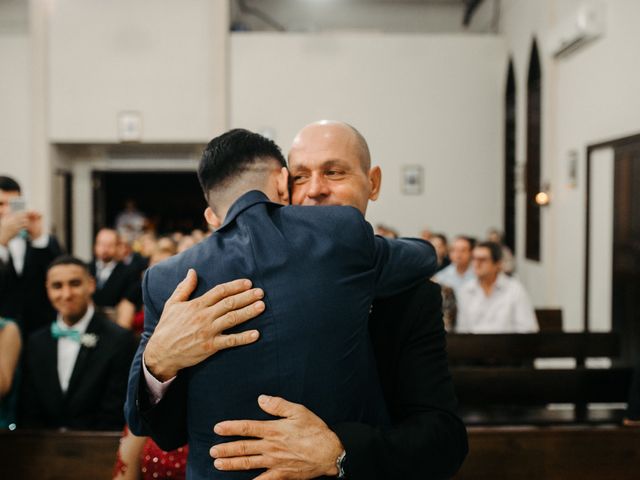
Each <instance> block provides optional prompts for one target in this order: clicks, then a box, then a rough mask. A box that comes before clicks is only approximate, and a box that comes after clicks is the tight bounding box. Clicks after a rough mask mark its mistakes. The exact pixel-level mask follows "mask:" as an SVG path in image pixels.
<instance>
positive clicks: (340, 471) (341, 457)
mask: <svg viewBox="0 0 640 480" xmlns="http://www.w3.org/2000/svg"><path fill="white" fill-rule="evenodd" d="M346 459H347V452H346V450H343V451H342V453H341V454H340V455H338V458H337V459H336V468H337V469H338V476H337V477H336V478H346V476H345V474H344V463H345V461H346Z"/></svg>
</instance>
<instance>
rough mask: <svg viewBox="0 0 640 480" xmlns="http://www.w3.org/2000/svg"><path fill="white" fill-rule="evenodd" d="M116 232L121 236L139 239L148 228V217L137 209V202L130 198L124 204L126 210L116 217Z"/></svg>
mask: <svg viewBox="0 0 640 480" xmlns="http://www.w3.org/2000/svg"><path fill="white" fill-rule="evenodd" d="M115 225H116V230H117V231H118V233H119V234H120V235H132V236H133V237H137V236H139V235H141V234H142V232H143V231H144V229H145V228H146V226H147V217H145V215H144V214H143V213H142V212H141V211H139V210H138V209H137V207H136V202H135V200H133V199H131V198H129V199H127V200H126V201H125V203H124V210H123V211H122V212H120V213H119V214H118V215H116V222H115Z"/></svg>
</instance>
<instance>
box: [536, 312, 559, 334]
mask: <svg viewBox="0 0 640 480" xmlns="http://www.w3.org/2000/svg"><path fill="white" fill-rule="evenodd" d="M536 318H537V320H538V326H539V327H540V331H541V332H561V331H562V310H561V309H559V308H536Z"/></svg>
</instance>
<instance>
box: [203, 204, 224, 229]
mask: <svg viewBox="0 0 640 480" xmlns="http://www.w3.org/2000/svg"><path fill="white" fill-rule="evenodd" d="M204 218H205V220H206V221H207V223H208V224H209V225H211V226H212V227H213V228H214V229H218V228H220V225H222V222H221V221H220V218H218V216H217V215H216V214H215V213H214V212H213V210H211V207H207V208H206V209H205V211H204Z"/></svg>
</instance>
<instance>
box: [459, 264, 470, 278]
mask: <svg viewBox="0 0 640 480" xmlns="http://www.w3.org/2000/svg"><path fill="white" fill-rule="evenodd" d="M468 268H469V264H468V263H467V264H466V265H464V266H463V265H461V264H458V265H456V272H458V275H464V274H465V273H467V269H468Z"/></svg>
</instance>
